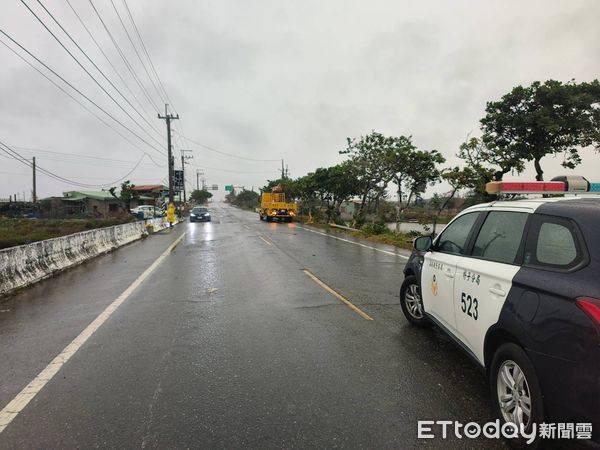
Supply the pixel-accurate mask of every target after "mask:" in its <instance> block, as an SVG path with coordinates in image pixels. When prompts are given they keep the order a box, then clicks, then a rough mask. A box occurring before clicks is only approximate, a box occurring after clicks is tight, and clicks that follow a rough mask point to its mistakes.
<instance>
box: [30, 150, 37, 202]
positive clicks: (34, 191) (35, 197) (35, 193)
mask: <svg viewBox="0 0 600 450" xmlns="http://www.w3.org/2000/svg"><path fill="white" fill-rule="evenodd" d="M31 167H32V168H33V191H32V193H31V200H32V202H33V203H34V204H35V203H36V202H37V190H36V180H35V156H34V157H33V163H32V164H31Z"/></svg>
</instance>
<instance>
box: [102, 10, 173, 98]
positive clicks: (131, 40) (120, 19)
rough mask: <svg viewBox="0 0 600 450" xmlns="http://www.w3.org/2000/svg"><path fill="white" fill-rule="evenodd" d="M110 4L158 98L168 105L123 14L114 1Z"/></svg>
mask: <svg viewBox="0 0 600 450" xmlns="http://www.w3.org/2000/svg"><path fill="white" fill-rule="evenodd" d="M110 4H111V5H112V7H113V9H114V10H115V13H116V14H117V18H118V19H119V22H120V23H121V26H122V27H123V30H125V34H126V35H127V39H129V42H130V43H131V46H132V47H133V51H134V52H135V54H136V56H137V57H138V59H139V60H140V63H142V68H143V69H144V72H146V75H147V76H148V79H149V80H150V83H151V84H152V86H153V87H154V90H155V91H156V93H157V94H158V98H160V100H161V101H162V102H163V103H167V101H166V100H165V99H164V98H163V96H162V94H161V92H160V91H159V90H158V88H157V87H156V84H155V83H154V80H153V79H152V77H151V76H150V73H149V72H148V69H147V68H146V64H144V61H142V57H141V56H140V54H139V52H138V50H137V47H136V46H135V44H134V43H133V39H131V36H130V35H129V31H127V27H126V26H125V23H124V22H123V19H122V18H121V14H119V10H118V9H117V7H116V6H115V2H114V1H113V0H110Z"/></svg>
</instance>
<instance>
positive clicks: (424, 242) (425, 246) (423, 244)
mask: <svg viewBox="0 0 600 450" xmlns="http://www.w3.org/2000/svg"><path fill="white" fill-rule="evenodd" d="M432 243H433V239H432V238H431V236H420V237H418V238H416V239H415V240H414V241H413V248H414V249H415V250H417V251H419V252H426V251H428V250H430V249H431V244H432Z"/></svg>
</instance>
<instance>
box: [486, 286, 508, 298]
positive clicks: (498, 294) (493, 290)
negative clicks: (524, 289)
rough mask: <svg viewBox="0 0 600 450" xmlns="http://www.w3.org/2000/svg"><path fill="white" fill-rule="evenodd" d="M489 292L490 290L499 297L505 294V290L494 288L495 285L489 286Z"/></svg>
mask: <svg viewBox="0 0 600 450" xmlns="http://www.w3.org/2000/svg"><path fill="white" fill-rule="evenodd" d="M490 292H491V293H492V294H494V295H497V296H499V297H504V296H506V292H504V291H503V290H502V289H498V288H495V287H491V288H490Z"/></svg>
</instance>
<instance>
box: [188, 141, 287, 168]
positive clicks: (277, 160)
mask: <svg viewBox="0 0 600 450" xmlns="http://www.w3.org/2000/svg"><path fill="white" fill-rule="evenodd" d="M185 139H186V140H187V141H190V142H191V143H193V144H196V145H198V146H200V147H202V148H204V149H206V150H210V151H211V152H215V153H219V154H221V155H225V156H229V157H231V158H237V159H244V160H246V161H257V162H280V161H281V159H256V158H248V157H246V156H239V155H234V154H232V153H227V152H224V151H222V150H217V149H216V148H213V147H210V146H208V145H205V144H202V143H201V142H197V141H194V140H193V139H190V138H189V137H187V136H186V137H185Z"/></svg>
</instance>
